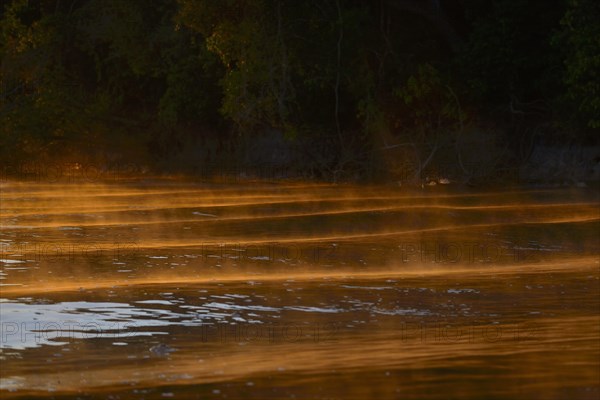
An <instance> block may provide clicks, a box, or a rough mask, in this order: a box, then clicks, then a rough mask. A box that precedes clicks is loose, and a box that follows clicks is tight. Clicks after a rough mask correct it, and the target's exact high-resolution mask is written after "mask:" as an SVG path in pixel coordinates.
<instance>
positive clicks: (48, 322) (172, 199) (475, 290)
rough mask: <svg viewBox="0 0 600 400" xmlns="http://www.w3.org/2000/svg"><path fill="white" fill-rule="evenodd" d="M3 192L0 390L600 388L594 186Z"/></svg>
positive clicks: (200, 393)
mask: <svg viewBox="0 0 600 400" xmlns="http://www.w3.org/2000/svg"><path fill="white" fill-rule="evenodd" d="M1 189H2V192H1V196H0V201H1V202H0V204H1V205H0V207H1V218H0V224H1V228H2V229H1V232H0V251H1V256H0V311H1V313H0V316H1V332H0V333H1V338H0V361H1V368H0V394H1V396H2V398H18V397H27V396H32V395H34V396H42V397H50V398H51V397H55V398H64V397H69V396H72V397H74V398H76V397H78V396H81V395H92V396H94V397H98V398H108V397H109V396H110V395H118V396H120V398H140V399H141V398H145V399H148V398H165V397H175V398H189V397H192V398H194V397H198V398H241V397H243V398H249V397H258V398H282V397H286V398H322V399H335V398H340V399H342V398H344V399H345V398H361V399H362V398H426V399H438V398H444V399H445V398H473V399H475V398H477V399H479V398H524V399H525V398H527V399H531V398H543V399H552V398H555V399H562V398H579V399H597V398H598V397H599V396H600V317H599V315H598V310H599V309H600V298H599V297H600V273H599V268H600V264H599V258H598V250H599V249H600V246H599V243H598V233H597V232H598V231H599V228H600V223H599V222H600V215H599V210H598V195H597V193H595V192H593V191H588V190H585V189H578V190H570V189H553V190H548V189H545V190H540V189H538V190H534V189H510V190H509V189H505V190H498V191H485V192H484V191H467V190H457V189H455V188H452V187H450V188H445V187H435V188H426V189H425V190H421V191H411V192H408V191H406V190H400V189H390V188H377V187H352V186H331V185H316V184H299V183H281V184H259V183H236V184H222V185H219V184H199V183H190V182H165V181H155V182H134V183H131V182H130V183H115V182H113V183H107V184H82V185H79V184H66V185H65V184H58V183H55V184H42V183H14V182H10V183H2V187H1Z"/></svg>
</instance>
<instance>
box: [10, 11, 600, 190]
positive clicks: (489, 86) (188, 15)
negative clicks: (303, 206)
mask: <svg viewBox="0 0 600 400" xmlns="http://www.w3.org/2000/svg"><path fill="white" fill-rule="evenodd" d="M598 20H600V2H598V1H596V0H556V1H547V0H530V1H525V0H494V1H480V0H368V1H361V0H308V1H293V0H280V1H277V0H9V1H7V2H5V5H4V6H3V10H2V16H1V33H0V35H1V36H0V44H1V50H0V51H1V66H0V74H1V75H0V81H1V82H0V84H1V89H0V90H1V94H0V158H1V159H2V160H4V162H9V163H19V162H24V161H27V162H31V161H33V160H37V161H47V160H61V161H65V162H94V163H99V164H102V165H105V166H107V167H108V168H110V166H111V165H115V164H119V163H133V164H135V165H139V166H144V168H148V169H149V170H151V171H153V172H167V173H173V172H177V173H185V174H192V175H193V174H198V173H200V171H209V172H210V171H215V170H217V169H221V171H222V170H223V169H224V168H225V169H229V170H235V171H239V172H241V171H244V173H251V172H252V171H258V170H260V168H265V166H266V167H268V168H271V170H272V171H279V173H280V174H281V175H285V176H287V175H289V176H301V177H305V178H313V179H323V180H329V181H345V180H367V181H381V180H383V181H390V182H392V181H393V182H396V181H398V182H404V181H407V182H420V181H422V180H423V179H424V178H425V177H426V176H427V177H431V176H436V175H437V176H447V177H450V178H451V179H453V180H458V181H462V182H469V181H477V180H478V179H479V180H485V179H488V178H489V177H492V176H493V177H507V179H510V178H511V176H512V177H513V178H514V177H515V175H511V174H513V173H514V172H515V171H516V175H518V176H520V177H521V178H523V177H525V178H527V179H533V180H535V179H542V180H551V179H554V178H556V179H559V180H564V179H567V180H571V181H573V182H576V181H579V180H582V179H588V180H589V179H592V180H593V179H598V174H600V170H598V164H599V163H600V160H598V158H597V157H598V154H597V150H594V149H597V148H598V144H599V143H598V130H599V129H600V78H599V71H600V23H599V22H598ZM590 149H591V150H590ZM594 151H596V153H594ZM507 171H508V173H507ZM274 175H277V173H274ZM518 176H517V177H518ZM275 177H277V176H275Z"/></svg>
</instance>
